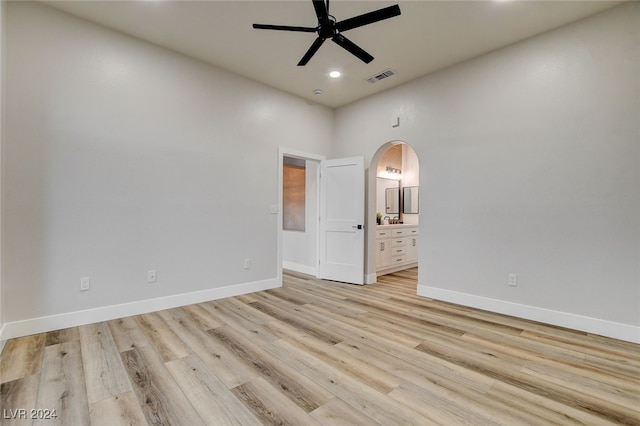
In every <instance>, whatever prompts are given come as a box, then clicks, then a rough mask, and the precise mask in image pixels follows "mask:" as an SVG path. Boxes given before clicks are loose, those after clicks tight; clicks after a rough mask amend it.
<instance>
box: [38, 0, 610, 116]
mask: <svg viewBox="0 0 640 426" xmlns="http://www.w3.org/2000/svg"><path fill="white" fill-rule="evenodd" d="M45 3H46V4H48V5H50V6H52V7H55V8H57V9H60V10H63V11H66V12H68V13H71V14H73V15H77V16H80V17H82V18H85V19H88V20H90V21H93V22H96V23H99V24H102V25H104V26H106V27H109V28H113V29H116V30H119V31H122V32H124V33H127V34H131V35H133V36H135V37H138V38H140V39H143V40H146V41H149V42H151V43H154V44H157V45H160V46H163V47H166V48H169V49H172V50H175V51H178V52H181V53H183V54H186V55H188V56H191V57H194V58H197V59H199V60H202V61H204V62H208V63H211V64H213V65H215V66H218V67H220V68H223V69H226V70H229V71H231V72H234V73H236V74H239V75H242V76H245V77H248V78H250V79H252V80H255V81H259V82H262V83H264V84H267V85H269V86H272V87H276V88H279V89H282V90H284V91H287V92H289V93H292V94H295V95H298V96H301V97H303V98H306V99H310V100H312V101H314V102H317V103H320V104H323V105H326V106H329V107H332V108H335V107H338V106H341V105H345V104H348V103H350V102H353V101H355V100H358V99H361V98H364V97H366V96H369V95H372V94H374V93H376V92H379V91H382V90H385V89H388V88H391V87H394V86H397V85H399V84H402V83H404V82H406V81H409V80H412V79H415V78H417V77H420V76H423V75H426V74H429V73H432V72H434V71H437V70H440V69H443V68H445V67H448V66H450V65H453V64H456V63H459V62H462V61H464V60H467V59H470V58H473V57H475V56H478V55H482V54H484V53H487V52H490V51H492V50H495V49H497V48H500V47H503V46H506V45H508V44H511V43H515V42H517V41H520V40H523V39H525V38H528V37H531V36H533V35H536V34H539V33H542V32H545V31H548V30H550V29H553V28H556V27H559V26H562V25H565V24H567V23H569V22H573V21H576V20H579V19H582V18H584V17H586V16H588V15H592V14H594V13H598V12H600V11H602V10H604V9H607V8H610V7H613V6H616V5H618V4H619V3H621V2H620V1H489V0H487V1H387V0H383V1H377V0H376V1H373V0H369V1H357V0H332V1H331V2H330V13H331V14H332V15H334V16H335V17H336V19H337V20H338V21H340V20H343V19H346V18H350V17H352V16H356V15H360V14H362V13H366V12H370V11H372V10H376V9H379V8H382V7H386V6H389V5H393V4H399V5H400V9H401V11H402V14H401V15H400V16H398V17H395V18H391V19H388V20H385V21H381V22H377V23H374V24H371V25H367V26H364V27H360V28H356V29H353V30H350V31H348V32H345V33H344V35H345V36H346V37H348V38H349V39H350V40H351V41H353V42H354V43H356V44H358V45H359V46H360V47H362V48H363V49H364V50H366V51H367V52H369V53H370V54H371V55H373V56H374V57H375V59H374V61H373V62H371V63H370V64H364V63H363V62H361V61H360V60H358V59H357V58H356V57H355V56H352V55H351V54H350V53H348V52H347V51H345V50H343V49H342V48H341V47H339V46H338V45H336V44H334V43H331V42H329V41H327V42H326V43H325V44H324V45H323V46H322V47H321V48H320V50H319V51H318V53H316V55H315V56H314V57H313V58H312V59H311V61H310V62H309V64H307V66H305V67H298V66H296V64H297V63H298V61H299V60H300V58H301V57H302V55H303V54H304V53H305V52H306V51H307V49H308V48H309V46H310V45H311V43H312V42H313V41H314V39H315V37H316V34H314V33H298V32H286V31H267V30H256V29H253V28H252V27H251V24H253V23H264V24H280V25H294V26H308V27H315V26H316V25H317V19H316V16H315V12H314V9H313V6H312V3H311V1H310V0H289V1H275V0H259V1H243V0H235V1H184V0H174V1H168V0H155V1H154V0H146V1H142V0H139V1H121V0H111V1H45ZM388 68H391V69H393V70H394V71H395V72H396V73H397V75H396V76H394V77H391V78H389V79H386V80H383V81H380V82H378V83H375V84H371V83H367V82H365V81H364V80H365V79H366V78H367V77H370V76H372V75H375V74H378V73H379V72H381V71H384V70H386V69H388ZM334 69H337V70H340V71H342V73H343V76H342V77H341V78H340V79H337V80H334V79H331V78H330V77H328V75H327V74H328V72H329V71H330V70H334ZM315 89H321V90H322V91H323V92H324V93H323V94H322V95H320V96H318V95H314V94H313V91H314V90H315Z"/></svg>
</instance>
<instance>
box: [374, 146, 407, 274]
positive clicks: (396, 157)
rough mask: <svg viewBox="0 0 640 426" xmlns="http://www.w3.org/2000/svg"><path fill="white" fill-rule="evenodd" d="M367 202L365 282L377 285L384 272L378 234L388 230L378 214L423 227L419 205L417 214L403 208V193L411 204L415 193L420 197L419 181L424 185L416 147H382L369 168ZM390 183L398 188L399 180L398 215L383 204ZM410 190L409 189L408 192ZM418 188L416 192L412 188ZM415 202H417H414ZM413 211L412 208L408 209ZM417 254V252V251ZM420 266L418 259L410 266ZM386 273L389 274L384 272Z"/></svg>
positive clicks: (382, 217) (391, 219)
mask: <svg viewBox="0 0 640 426" xmlns="http://www.w3.org/2000/svg"><path fill="white" fill-rule="evenodd" d="M366 179H367V189H366V194H367V199H366V225H367V226H366V229H367V232H366V242H365V244H366V246H367V250H366V253H367V255H366V263H365V283H366V284H373V283H375V282H377V276H378V273H379V272H380V269H379V266H380V265H379V262H378V251H379V250H378V246H377V239H376V237H377V232H378V230H381V229H385V228H384V227H385V226H386V225H384V223H385V222H384V221H382V223H383V224H382V225H378V221H377V213H380V216H381V219H384V218H385V217H387V216H388V219H389V220H390V221H393V219H396V218H397V220H398V221H399V222H402V224H406V225H412V226H413V227H414V228H415V227H419V225H420V223H419V213H418V212H419V208H418V206H417V204H418V203H415V210H413V212H411V213H409V212H405V211H407V208H403V207H405V206H403V201H405V199H403V197H402V193H403V192H406V193H407V199H406V201H408V198H409V195H410V194H411V193H413V194H415V195H414V197H415V198H418V196H417V194H418V193H419V182H420V167H419V158H418V155H417V153H416V151H415V150H414V149H413V147H412V146H411V145H410V144H408V143H406V142H404V141H401V140H395V141H390V142H387V143H385V144H383V145H382V146H380V147H379V148H378V150H377V151H376V152H375V154H374V155H373V157H372V158H371V163H370V165H369V169H368V173H367V178H366ZM386 180H389V182H390V185H389V186H394V185H393V181H394V180H395V181H397V187H398V192H399V200H398V205H399V210H398V213H397V214H393V213H392V214H387V211H381V210H383V209H384V208H385V206H384V205H381V200H380V197H383V196H384V194H385V191H382V190H381V189H380V186H381V183H382V182H385V181H386ZM404 188H407V189H404ZM408 188H414V189H408ZM414 201H415V200H414ZM407 207H408V208H409V209H410V206H409V205H408V206H407ZM416 252H417V250H416ZM417 264H418V259H417V258H416V260H415V262H413V263H411V262H410V263H409V265H410V267H414V266H416V265H417ZM382 273H385V272H384V271H382Z"/></svg>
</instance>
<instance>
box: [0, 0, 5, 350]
mask: <svg viewBox="0 0 640 426" xmlns="http://www.w3.org/2000/svg"><path fill="white" fill-rule="evenodd" d="M5 6H6V2H5V1H0V353H2V349H3V348H4V344H5V340H4V338H3V337H2V335H3V334H4V333H3V331H4V319H3V312H2V311H3V309H2V301H3V300H4V298H3V296H2V293H3V292H2V145H3V141H4V110H5V108H4V90H5V88H4V86H5V84H4V76H5V72H4V53H5V28H6V25H5Z"/></svg>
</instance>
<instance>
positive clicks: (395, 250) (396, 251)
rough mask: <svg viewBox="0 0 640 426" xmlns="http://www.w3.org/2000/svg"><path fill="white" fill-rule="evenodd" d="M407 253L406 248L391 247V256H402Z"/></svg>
mask: <svg viewBox="0 0 640 426" xmlns="http://www.w3.org/2000/svg"><path fill="white" fill-rule="evenodd" d="M406 252H407V248H406V247H391V256H399V255H401V254H402V255H404V254H405V253H406Z"/></svg>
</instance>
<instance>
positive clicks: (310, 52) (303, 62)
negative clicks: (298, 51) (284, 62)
mask: <svg viewBox="0 0 640 426" xmlns="http://www.w3.org/2000/svg"><path fill="white" fill-rule="evenodd" d="M324 40H325V39H324V38H322V37H318V38H317V39H316V41H314V42H313V44H312V45H311V47H310V48H309V50H307V53H305V54H304V56H303V57H302V59H300V62H298V66H299V67H303V66H305V65H307V62H309V59H311V57H312V56H313V55H315V54H316V52H317V51H318V49H320V46H322V43H324Z"/></svg>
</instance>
